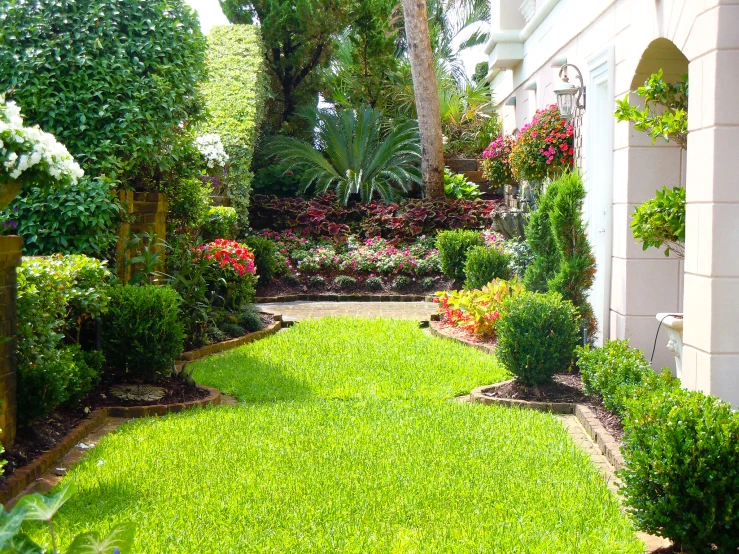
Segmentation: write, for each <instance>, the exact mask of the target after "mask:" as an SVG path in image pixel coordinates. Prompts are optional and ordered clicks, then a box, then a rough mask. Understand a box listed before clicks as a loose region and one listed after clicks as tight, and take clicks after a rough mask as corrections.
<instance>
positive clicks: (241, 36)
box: [203, 25, 266, 224]
mask: <svg viewBox="0 0 739 554" xmlns="http://www.w3.org/2000/svg"><path fill="white" fill-rule="evenodd" d="M207 67H208V77H209V78H208V80H207V81H206V82H205V84H204V85H203V92H204V93H205V98H206V102H207V108H208V114H209V115H208V118H207V120H206V122H205V123H204V124H203V132H204V133H205V132H208V133H216V134H218V135H220V137H221V141H222V142H223V146H224V148H225V150H226V153H227V154H228V156H229V161H230V163H229V174H228V178H227V179H226V180H227V183H226V184H227V188H226V192H227V195H228V196H229V197H230V198H231V202H232V204H233V206H234V207H235V208H236V210H237V212H238V213H239V216H240V219H241V222H242V223H244V224H246V223H247V221H248V220H247V217H248V208H249V191H250V188H251V179H252V175H251V173H250V172H249V169H250V166H251V161H252V155H253V153H254V143H255V141H256V139H257V134H258V129H259V124H260V123H261V120H262V117H263V115H264V98H265V91H266V82H265V80H264V73H263V51H262V41H261V36H260V32H259V29H258V28H257V27H255V26H253V25H230V26H220V27H214V28H213V29H211V31H210V34H209V35H208V56H207Z"/></svg>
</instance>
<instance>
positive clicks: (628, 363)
mask: <svg viewBox="0 0 739 554" xmlns="http://www.w3.org/2000/svg"><path fill="white" fill-rule="evenodd" d="M577 355H578V359H577V365H578V366H579V368H580V374H581V376H582V382H583V390H584V392H585V393H586V394H597V395H598V396H600V397H601V399H602V400H603V405H604V406H605V407H606V408H608V409H609V410H611V411H613V412H616V413H618V414H621V415H623V414H624V413H625V411H626V404H627V402H628V401H629V400H630V399H631V398H633V397H634V396H636V394H637V392H638V391H639V390H641V389H645V390H655V389H657V388H660V387H666V386H668V385H669V384H670V383H672V384H673V385H677V384H679V382H678V381H677V380H673V379H672V376H671V375H670V372H669V370H667V369H665V370H664V371H663V375H662V376H660V375H658V374H657V373H656V372H655V371H654V370H653V369H652V366H651V365H649V362H648V361H647V360H646V358H644V353H643V352H642V351H641V350H637V349H635V348H630V347H629V341H627V340H612V341H608V342H607V343H606V344H605V346H603V347H602V348H592V347H591V346H590V345H587V346H585V347H580V348H578V350H577Z"/></svg>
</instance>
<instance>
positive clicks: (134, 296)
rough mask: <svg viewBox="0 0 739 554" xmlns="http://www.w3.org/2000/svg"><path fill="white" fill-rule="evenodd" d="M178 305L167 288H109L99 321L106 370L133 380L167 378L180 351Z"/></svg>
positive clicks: (180, 323)
mask: <svg viewBox="0 0 739 554" xmlns="http://www.w3.org/2000/svg"><path fill="white" fill-rule="evenodd" d="M180 303H181V300H180V297H179V295H178V294H177V293H176V292H175V290H174V289H172V288H170V287H168V286H153V285H147V286H141V287H133V286H116V287H113V288H112V289H111V298H110V307H109V311H108V313H107V314H105V316H104V317H103V352H104V353H105V360H106V364H107V367H108V368H109V369H111V370H112V371H113V372H115V373H117V374H119V375H121V376H125V377H126V378H133V379H154V378H157V377H163V376H165V375H168V374H169V373H170V372H171V371H172V367H173V365H174V361H175V358H176V357H177V356H178V355H179V354H180V353H181V352H182V348H183V340H184V331H183V325H182V322H181V321H180V317H179V313H180Z"/></svg>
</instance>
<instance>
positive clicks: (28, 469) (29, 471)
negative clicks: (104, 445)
mask: <svg viewBox="0 0 739 554" xmlns="http://www.w3.org/2000/svg"><path fill="white" fill-rule="evenodd" d="M198 386H199V387H200V388H203V389H206V390H207V391H208V396H206V397H205V398H200V399H198V400H191V401H189V402H181V403H177V404H154V405H151V406H107V407H105V408H98V409H97V410H93V412H92V413H91V414H90V417H88V418H87V419H84V420H83V421H81V422H80V423H79V424H78V425H77V426H76V427H74V428H73V429H72V430H71V431H69V433H67V434H66V435H65V437H64V438H63V439H62V441H61V442H60V443H59V444H57V445H56V446H55V447H54V448H53V449H51V450H49V451H47V452H44V453H43V454H42V455H41V456H39V457H38V458H36V459H35V460H33V461H32V462H31V463H29V464H28V465H25V466H23V467H21V468H20V469H18V470H16V471H15V472H14V473H13V475H11V476H10V477H9V478H8V479H7V480H6V481H5V483H3V485H2V487H0V504H5V503H7V502H9V501H10V500H12V499H13V498H15V497H16V496H18V495H19V494H20V493H21V492H23V490H24V489H25V488H26V487H28V486H29V485H31V483H33V482H34V481H35V480H36V479H38V478H40V477H41V476H42V475H43V474H44V473H46V471H48V470H49V468H51V467H52V466H53V465H54V464H55V463H57V462H58V461H59V460H61V459H62V458H64V456H66V455H67V454H68V453H69V452H70V451H71V450H72V449H73V448H74V447H75V446H76V445H77V443H79V442H80V441H81V440H82V439H84V438H85V437H86V436H88V435H89V434H90V433H93V432H94V431H96V430H97V429H99V428H100V427H102V426H103V425H104V424H105V422H106V421H107V420H108V418H111V417H121V418H128V419H135V418H140V417H149V416H163V415H166V414H169V413H177V412H182V411H185V410H191V409H193V408H201V407H205V406H211V405H212V406H217V405H218V404H220V403H221V391H219V390H217V389H214V388H212V387H206V386H203V385H198Z"/></svg>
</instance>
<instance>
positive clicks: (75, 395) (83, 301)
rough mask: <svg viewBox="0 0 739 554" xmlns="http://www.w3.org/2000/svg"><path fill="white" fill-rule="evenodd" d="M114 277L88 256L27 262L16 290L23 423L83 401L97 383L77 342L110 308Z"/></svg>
mask: <svg viewBox="0 0 739 554" xmlns="http://www.w3.org/2000/svg"><path fill="white" fill-rule="evenodd" d="M111 278H112V275H111V274H110V272H109V271H108V270H107V268H106V267H105V264H104V262H101V261H99V260H95V259H93V258H88V257H86V256H78V255H75V256H62V255H56V256H51V257H47V258H40V257H38V258H25V259H24V260H23V263H22V265H21V267H20V268H19V269H18V289H17V290H18V304H17V306H18V330H17V333H16V337H17V344H16V359H17V374H18V393H17V395H18V421H19V423H21V424H27V423H29V422H30V421H31V420H33V419H35V418H38V417H43V416H45V415H46V414H48V413H49V412H50V411H51V410H53V409H54V408H55V407H56V406H58V405H59V404H62V403H65V402H73V401H74V400H75V399H79V398H81V397H82V396H84V395H85V394H86V393H87V392H88V391H89V390H90V388H92V386H93V385H94V384H95V381H96V379H97V375H96V373H97V369H98V368H97V363H96V362H95V360H94V357H90V358H86V354H84V353H82V352H81V351H80V350H79V348H78V347H76V346H75V344H76V343H78V342H79V338H80V331H81V328H82V324H83V323H84V322H85V321H88V320H90V319H93V318H96V317H99V316H100V315H101V314H102V313H104V312H105V311H106V310H107V306H108V301H109V290H108V289H109V287H108V285H107V282H108V281H109V280H110V279H111ZM64 341H66V342H67V343H70V344H72V346H67V347H64V346H63V343H64ZM86 360H87V361H86ZM88 362H89V363H88Z"/></svg>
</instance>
